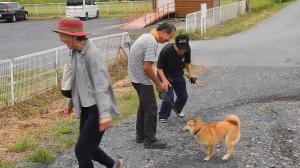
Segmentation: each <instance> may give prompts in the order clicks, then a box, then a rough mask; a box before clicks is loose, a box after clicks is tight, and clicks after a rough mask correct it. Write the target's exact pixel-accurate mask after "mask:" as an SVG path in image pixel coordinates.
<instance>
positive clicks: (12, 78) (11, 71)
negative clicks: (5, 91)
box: [9, 59, 15, 106]
mask: <svg viewBox="0 0 300 168" xmlns="http://www.w3.org/2000/svg"><path fill="white" fill-rule="evenodd" d="M9 64H10V91H11V105H12V106H14V105H15V88H14V86H15V82H14V64H13V60H12V59H10V60H9Z"/></svg>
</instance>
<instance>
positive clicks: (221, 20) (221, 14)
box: [220, 6, 222, 23]
mask: <svg viewBox="0 0 300 168" xmlns="http://www.w3.org/2000/svg"><path fill="white" fill-rule="evenodd" d="M221 22H222V6H220V23H221Z"/></svg>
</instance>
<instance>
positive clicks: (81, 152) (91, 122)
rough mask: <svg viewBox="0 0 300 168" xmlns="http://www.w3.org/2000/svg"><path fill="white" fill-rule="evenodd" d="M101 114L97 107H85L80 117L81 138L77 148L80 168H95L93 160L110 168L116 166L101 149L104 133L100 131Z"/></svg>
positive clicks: (76, 152)
mask: <svg viewBox="0 0 300 168" xmlns="http://www.w3.org/2000/svg"><path fill="white" fill-rule="evenodd" d="M98 122H99V113H98V109H97V105H93V106H91V107H83V108H82V111H81V116H80V136H79V139H78V142H77V144H76V147H75V154H76V157H77V160H78V164H79V168H93V167H94V165H93V162H92V160H95V161H97V162H99V163H100V164H102V165H105V166H106V167H108V168H112V167H113V166H114V160H113V159H112V158H110V157H109V156H108V155H107V154H106V153H105V152H104V151H103V150H102V149H100V148H99V144H100V142H101V139H102V136H103V134H104V132H100V131H99V126H98Z"/></svg>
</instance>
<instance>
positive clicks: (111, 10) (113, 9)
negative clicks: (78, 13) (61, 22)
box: [25, 1, 152, 18]
mask: <svg viewBox="0 0 300 168" xmlns="http://www.w3.org/2000/svg"><path fill="white" fill-rule="evenodd" d="M151 5H152V4H151V2H137V1H135V2H132V5H131V3H130V2H129V3H126V2H122V3H119V2H108V3H106V2H105V3H104V2H101V3H98V8H99V10H100V17H118V16H120V15H122V14H124V13H128V12H133V13H135V12H137V11H138V10H141V9H143V10H147V11H149V10H150V9H151ZM25 9H26V10H28V12H29V16H30V17H32V18H40V17H61V16H64V15H65V11H66V4H65V3H63V4H60V5H58V4H47V5H46V4H39V5H37V6H36V5H35V4H26V5H25Z"/></svg>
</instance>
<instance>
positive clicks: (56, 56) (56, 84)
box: [54, 48, 59, 87]
mask: <svg viewBox="0 0 300 168" xmlns="http://www.w3.org/2000/svg"><path fill="white" fill-rule="evenodd" d="M54 68H55V71H56V77H55V86H56V87H57V86H58V76H59V75H58V48H56V50H55V67H54Z"/></svg>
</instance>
